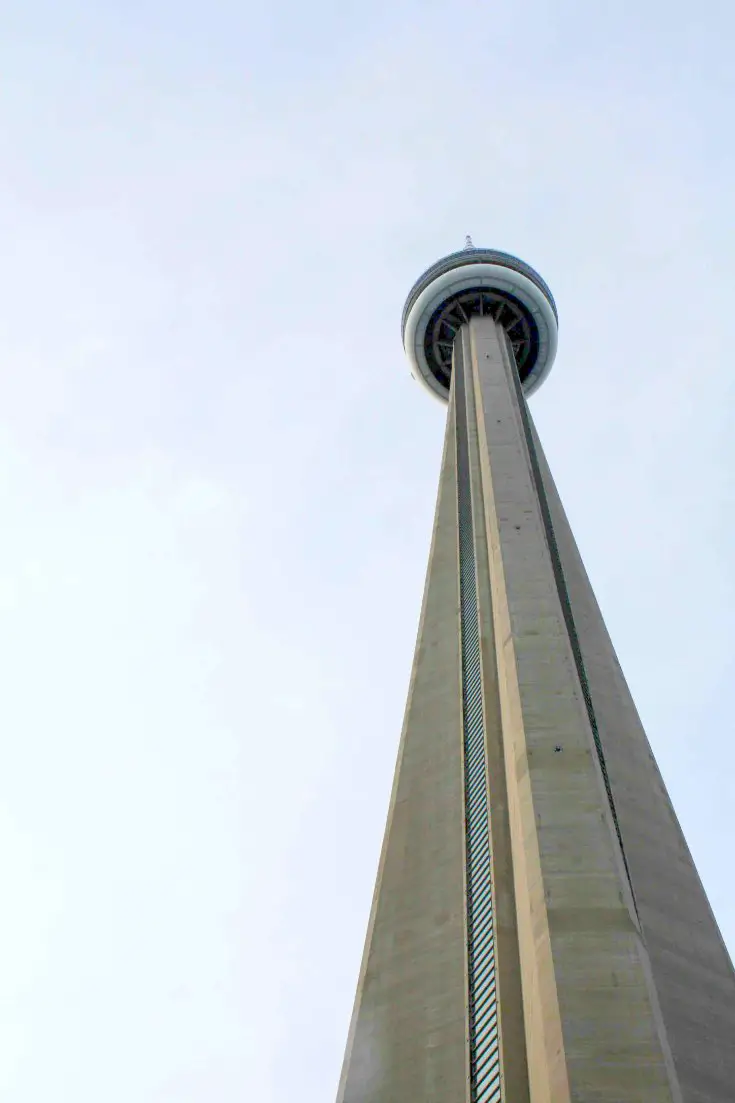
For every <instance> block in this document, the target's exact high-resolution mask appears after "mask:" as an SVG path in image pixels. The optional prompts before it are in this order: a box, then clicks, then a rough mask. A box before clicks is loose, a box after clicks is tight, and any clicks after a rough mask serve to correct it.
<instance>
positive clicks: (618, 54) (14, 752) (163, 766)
mask: <svg viewBox="0 0 735 1103" xmlns="http://www.w3.org/2000/svg"><path fill="white" fill-rule="evenodd" d="M608 9H609V14H608V13H607V12H608ZM734 35H735V15H734V14H733V8H732V5H731V4H730V3H728V2H726V0H721V2H717V0H703V2H700V3H698V4H691V3H689V2H686V3H684V0H673V2H672V0H668V2H667V3H664V2H663V0H656V2H652V0H643V2H637V3H632V2H630V0H629V2H628V3H624V4H623V5H622V8H621V5H609V6H607V7H606V8H605V10H601V9H600V6H599V5H594V4H590V3H588V2H583V0H554V2H553V3H551V2H546V3H544V2H542V0H536V2H534V0H521V2H519V3H515V4H505V5H497V4H491V3H488V2H487V0H482V2H481V0H453V2H452V3H449V2H447V0H444V2H441V3H440V2H431V0H421V2H419V0H378V2H377V3H372V4H365V5H362V6H360V7H359V8H358V10H357V11H356V12H352V6H351V5H345V4H344V3H340V2H338V0H312V2H311V3H308V4H306V3H304V2H303V0H275V2H272V3H269V4H257V5H256V4H254V3H253V2H252V0H244V2H243V0H239V2H237V3H236V2H235V0H209V2H208V3H207V4H205V5H202V4H200V3H194V2H193V0H183V2H182V0H177V2H176V3H174V0H101V2H99V3H96V4H92V3H89V2H87V3H84V2H82V0H66V2H65V3H63V4H59V3H58V2H56V0H54V2H52V0H25V2H24V3H23V4H12V3H6V4H4V5H2V7H1V9H0V43H1V44H0V304H1V305H0V533H2V536H1V537H0V679H1V683H2V692H1V693H0V877H1V878H2V907H1V908H0V1037H1V1038H2V1045H1V1046H0V1099H1V1100H2V1101H3V1103H50V1101H53V1103H67V1101H68V1103H100V1100H104V1101H105V1103H131V1101H133V1100H134V1101H135V1103H168V1101H171V1103H174V1101H175V1103H213V1101H217V1103H243V1101H246V1103H250V1101H251V1100H252V1101H257V1103H292V1101H293V1100H294V1099H295V1098H298V1100H299V1101H300V1103H324V1101H327V1103H328V1101H329V1100H331V1099H332V1098H333V1095H334V1092H335V1089H336V1082H337V1078H338V1075H339V1068H340V1064H341V1060H342V1051H343V1046H344V1042H345V1038H346V1033H347V1027H348V1021H349V1015H350V1011H351V1006H352V999H353V994H354V987H355V982H356V979H357V972H358V967H359V959H360V955H361V952H362V944H363V938H364V934H365V927H366V923H367V915H368V909H369V904H370V898H371V894H372V888H373V880H374V875H375V869H376V864H377V858H378V851H379V847H380V843H381V839H382V831H383V824H384V820H385V813H386V809H387V801H388V794H389V789H390V784H391V778H392V771H393V765H394V761H395V753H396V748H397V740H398V735H399V729H400V724H401V719H402V712H403V705H404V699H405V693H406V689H407V682H408V673H409V669H410V665H411V660H412V650H413V643H414V638H415V631H416V625H417V619H418V614H419V607H420V601H421V592H422V587H423V575H424V569H425V564H426V557H427V553H428V543H429V535H430V530H431V524H432V520H433V508H434V499H435V492H436V478H437V473H438V468H439V460H440V452H441V445H442V436H443V409H442V407H441V406H440V405H439V404H438V403H435V402H432V401H431V400H430V399H429V398H427V397H426V396H425V395H424V392H423V391H421V390H420V389H419V387H418V385H417V384H416V383H414V382H412V380H411V377H410V374H409V371H408V369H407V367H406V364H405V361H404V358H403V353H402V349H401V344H400V314H401V309H402V306H403V301H404V298H405V295H406V293H407V291H408V289H409V287H410V285H411V284H412V282H413V281H414V279H415V278H416V277H417V276H418V275H419V274H420V273H421V271H422V270H423V269H424V268H425V267H426V266H428V265H429V264H430V263H432V262H433V261H434V260H435V259H436V258H437V257H439V256H440V255H442V254H444V253H447V252H451V251H453V250H454V249H457V248H461V246H462V244H463V242H464V235H465V234H466V233H471V234H472V235H473V237H474V240H475V243H476V244H481V245H488V246H495V247H498V248H500V249H506V250H509V251H511V252H514V253H517V254H518V255H520V256H521V257H523V258H524V259H525V260H527V261H528V262H529V263H531V264H532V265H534V266H535V267H537V268H538V270H539V271H540V273H541V274H542V275H543V277H544V278H545V279H546V280H547V281H548V283H549V284H550V286H551V288H552V291H553V292H554V295H555V297H556V300H557V303H558V307H559V315H560V344H559V354H558V357H557V362H556V366H555V367H554V370H553V372H552V375H551V377H550V379H549V381H548V382H547V383H546V384H545V385H544V387H543V388H542V390H541V391H540V392H539V394H538V395H537V396H536V397H534V399H533V401H532V408H533V413H534V416H535V418H536V421H537V424H538V427H539V431H540V433H541V436H542V439H543V441H544V444H545V447H546V450H547V455H548V457H549V460H550V462H551V464H552V467H553V470H554V473H555V476H556V479H557V482H558V485H559V488H560V491H561V493H562V496H563V499H564V502H565V504H566V506H567V510H568V512H569V514H570V517H571V520H572V524H573V525H574V527H575V530H576V533H577V536H578V540H579V543H580V546H581V549H582V554H583V556H584V558H585V561H586V563H587V566H588V569H589V572H590V574H591V577H592V581H593V583H594V585H595V587H596V590H597V593H598V597H599V599H600V603H601V605H602V608H603V611H604V613H605V615H606V617H607V620H608V624H609V627H610V630H611V633H612V636H613V640H614V642H615V644H616V647H617V648H618V652H619V655H620V659H621V662H622V665H623V668H624V670H625V672H626V674H627V676H628V679H629V681H630V684H631V686H632V689H633V692H634V694H635V696H636V699H637V702H638V705H639V707H640V711H641V713H642V716H643V720H644V722H645V724H646V726H647V729H648V732H649V735H650V738H651V741H652V743H653V746H654V750H655V753H656V755H657V757H658V761H659V763H660V765H661V768H662V770H663V774H664V777H665V779H666V781H667V783H668V785H669V788H670V791H671V795H672V799H673V801H674V804H675V807H676V809H677V811H678V813H679V815H680V818H681V820H682V823H683V826H684V829H685V831H686V833H687V836H688V839H689V842H690V845H691V847H692V850H693V852H694V856H695V859H696V861H697V863H698V866H699V869H700V871H701V874H702V877H703V880H704V883H705V886H706V889H707V891H708V893H709V896H710V899H711V901H712V904H713V907H714V909H715V913H716V915H717V918H718V921H719V922H720V925H721V927H722V930H723V933H724V935H725V938H726V940H727V941H728V944H729V946H730V949H731V951H732V950H735V889H734V888H733V879H732V876H731V873H728V874H727V875H725V871H726V870H731V869H732V852H733V832H734V828H735V801H734V800H733V795H734V793H735V740H733V727H734V724H733V686H734V685H735V660H734V659H733V648H734V646H735V619H734V617H733V613H734V611H735V593H734V590H735V587H734V585H733V559H734V557H735V521H734V520H733V517H734V510H733V505H734V502H735V475H734V471H735V447H734V446H733V424H734V422H735V387H734V384H733V377H734V371H733V357H732V349H733V346H734V345H735V310H734V309H733V306H732V298H733V276H732V272H733V260H734V252H735V250H734V242H733V206H732V194H733V187H734V186H735V168H734V164H733V144H732V137H731V129H732V127H731V124H732V117H733V110H734V108H735V75H734V72H735V71H734V70H733V66H732V41H733V36H734Z"/></svg>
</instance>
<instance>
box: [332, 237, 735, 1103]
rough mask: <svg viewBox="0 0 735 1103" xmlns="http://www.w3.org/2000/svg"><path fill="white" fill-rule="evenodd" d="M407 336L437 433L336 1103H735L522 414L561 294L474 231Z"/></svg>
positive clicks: (713, 1016)
mask: <svg viewBox="0 0 735 1103" xmlns="http://www.w3.org/2000/svg"><path fill="white" fill-rule="evenodd" d="M403 342H404V347H405V349H406V352H407V355H408V359H409V362H410V365H411V371H412V374H413V376H414V378H415V379H417V380H418V381H419V382H420V383H421V384H422V386H423V387H424V388H425V389H426V390H428V391H429V392H430V393H432V394H433V395H434V396H435V397H437V398H439V399H440V400H442V401H444V402H447V403H448V409H447V426H446V435H445V441H444V453H443V459H442V466H441V474H440V479H439V492H438V498H437V505H436V515H435V521H434V531H433V536H432V543H431V551H430V555H429V565H428V570H427V576H426V584H425V590H424V599H423V606H422V611H421V618H420V623H419V630H418V639H417V643H416V652H415V657H414V663H413V669H412V673H411V680H410V686H409V691H408V702H407V706H406V714H405V719H404V725H403V731H402V735H401V741H400V747H399V753H398V763H397V767H396V774H395V780H394V785H393V791H392V795H391V799H390V808H389V813H388V822H387V827H386V833H385V839H384V843H383V849H382V853H381V858H380V865H379V870H378V878H377V884H376V888H375V894H374V898H373V905H372V910H371V914H370V921H369V927H368V934H367V940H366V945H365V952H364V955H363V962H362V967H361V970H360V976H359V980H358V988H357V996H356V1000H355V1007H354V1012H353V1016H352V1022H351V1025H350V1031H349V1037H348V1042H347V1050H346V1054H345V1060H344V1065H343V1070H342V1077H341V1080H340V1086H339V1091H338V1103H732V1101H733V1099H735V973H734V972H733V967H732V964H731V962H730V959H729V957H728V954H727V950H726V948H725V945H724V943H723V941H722V938H721V935H720V933H719V930H718V928H717V925H716V922H715V920H714V917H713V915H712V912H711V909H710V907H709V904H708V901H707V898H706V896H705V894H704V890H703V888H702V885H701V882H700V880H699V877H698V875H697V871H696V869H695V866H694V864H693V862H692V859H691V856H690V854H689V851H688V849H687V846H686V842H685V840H684V837H683V835H682V832H681V829H680V827H679V824H678V822H677V819H676V816H675V814H674V811H673V808H672V806H671V803H670V801H669V798H668V795H667V793H666V789H665V787H664V784H663V781H662V779H661V775H660V773H659V771H658V768H657V766H656V763H655V761H654V758H653V755H652V753H651V749H650V746H649V743H648V741H647V739H646V735H645V733H644V731H643V728H642V726H641V723H640V720H639V718H638V715H637V713H636V710H635V706H634V704H633V701H632V698H631V696H630V693H629V691H628V688H627V686H626V683H625V680H624V678H623V674H622V672H621V669H620V666H619V665H618V662H617V659H616V656H615V652H614V650H613V647H612V644H611V642H610V638H609V636H608V634H607V631H606V629H605V625H604V622H603V620H602V616H601V614H600V610H599V608H598V606H597V603H596V601H595V597H594V594H593V591H592V588H591V586H590V583H589V580H588V578H587V575H586V573H585V570H584V566H583V564H582V561H581V559H580V556H579V552H578V550H577V547H576V544H575V541H574V537H573V535H572V532H571V529H570V526H569V523H568V521H567V519H566V516H565V513H564V509H563V507H562V504H561V501H560V498H559V495H558V493H557V491H556V487H555V485H554V481H553V479H552V476H551V473H550V471H549V468H548V465H547V463H546V460H545V457H544V453H543V450H542V447H541V444H540V442H539V439H538V436H537V434H536V430H535V428H534V424H533V420H532V418H531V414H530V412H529V409H528V405H527V398H528V396H529V395H530V394H531V393H532V392H533V391H534V390H535V389H536V388H537V387H538V386H540V384H541V383H542V382H543V380H544V379H545V378H546V376H547V375H548V373H549V371H550V369H551V366H552V364H553V361H554V356H555V353H556V346H557V312H556V306H555V304H554V300H553V297H552V295H551V292H550V291H549V289H548V287H547V286H546V284H545V283H544V281H543V280H542V279H541V277H540V276H539V275H538V274H537V273H536V272H535V271H534V270H533V269H532V268H530V267H529V266H528V265H527V264H524V263H523V262H522V261H520V260H518V259H517V258H515V257H512V256H509V255H507V254H505V253H500V252H497V251H495V250H491V249H477V248H475V247H474V246H473V245H472V243H471V241H470V240H469V239H468V240H467V245H466V246H465V248H464V249H463V250H462V251H461V252H459V253H453V254H451V255H450V256H448V257H445V258H444V259H442V260H440V261H439V262H438V263H436V264H434V265H433V266H432V267H431V268H429V269H428V270H427V271H426V272H425V273H424V274H423V275H422V276H421V278H420V279H419V280H418V282H417V283H416V284H415V285H414V287H413V288H412V289H411V292H410V293H409V296H408V299H407V301H406V305H405V308H404V312H403Z"/></svg>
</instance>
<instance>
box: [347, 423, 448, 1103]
mask: <svg viewBox="0 0 735 1103" xmlns="http://www.w3.org/2000/svg"><path fill="white" fill-rule="evenodd" d="M458 556H459V553H458V543H457V477H456V447H455V418H454V413H453V405H452V403H451V402H450V409H449V415H448V420H447V432H446V441H445V446H444V458H443V461H442V468H441V476H440V482H439V494H438V499H437V505H436V516H435V521H434V532H433V538H432V546H431V552H430V555H429V566H428V571H427V576H426V586H425V592H424V601H423V609H422V612H421V620H420V624H419V632H418V640H417V644H416V655H415V658H414V664H413V670H412V673H411V684H410V688H409V694H408V703H407V707H406V715H405V720H404V726H403V733H402V737H401V744H400V749H399V754H398V765H397V768H396V778H395V782H394V786H393V792H392V795H391V801H390V810H389V814H388V825H387V828H386V835H385V841H384V845H383V852H382V854H381V858H380V865H379V870H378V879H377V884H376V888H375V895H374V899H373V907H372V913H371V916H370V925H369V930H368V936H367V942H366V947H365V954H364V958H363V963H362V969H361V972H360V979H359V982H358V989H357V997H356V1001H355V1010H354V1013H353V1019H352V1024H351V1028H350V1035H349V1040H348V1044H347V1053H346V1056H345V1064H344V1069H343V1074H342V1080H341V1083H340V1088H339V1093H338V1097H337V1098H338V1101H339V1103H396V1101H397V1100H404V1099H405V1100H414V1099H415V1100H422V1103H445V1101H446V1100H460V1099H463V1098H464V1094H465V1084H466V1077H467V1071H466V1060H467V1058H466V1035H465V1030H466V1026H465V1005H466V990H467V985H466V977H465V973H466V928H465V883H464V876H465V874H464V866H465V854H464V800H463V775H462V737H461V730H462V721H461V705H460V625H459V562H458Z"/></svg>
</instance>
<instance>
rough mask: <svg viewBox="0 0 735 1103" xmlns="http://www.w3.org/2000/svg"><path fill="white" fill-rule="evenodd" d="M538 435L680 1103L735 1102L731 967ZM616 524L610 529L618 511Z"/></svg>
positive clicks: (733, 978) (734, 996) (734, 1000)
mask: <svg viewBox="0 0 735 1103" xmlns="http://www.w3.org/2000/svg"><path fill="white" fill-rule="evenodd" d="M535 442H536V452H537V456H538V458H539V462H540V466H541V471H542V477H543V482H544V487H545V491H546V496H547V500H548V502H549V507H550V510H551V515H552V518H553V523H554V532H555V535H556V540H557V544H558V547H559V553H560V556H561V560H562V566H563V570H564V575H565V578H566V584H567V589H568V592H569V598H570V602H571V606H572V612H573V615H574V621H575V624H576V627H577V633H578V636H579V641H580V646H581V649H582V654H583V658H584V665H585V669H586V672H587V680H588V683H589V687H590V693H591V696H592V702H593V706H594V709H595V715H596V717H597V722H598V727H599V730H600V737H601V739H602V742H603V746H604V750H605V758H606V761H607V764H608V771H609V774H610V781H611V786H612V790H613V797H614V800H615V806H616V809H617V813H618V819H619V822H620V829H621V833H622V836H623V844H624V846H625V852H626V855H627V859H628V866H629V869H630V874H631V879H632V882H633V889H634V892H635V898H636V901H637V905H638V912H639V914H640V919H641V925H642V929H643V937H644V940H645V944H646V948H647V950H648V955H649V959H650V962H651V968H652V971H653V978H654V982H655V985H656V990H657V993H658V1000H659V1004H660V1007H661V1012H662V1015H663V1020H664V1023H665V1026H666V1031H667V1036H668V1040H669V1044H670V1046H671V1050H672V1053H673V1057H674V1062H675V1065H676V1069H677V1073H678V1075H679V1080H680V1083H681V1087H682V1093H683V1097H684V1101H685V1103H733V1101H735V973H734V972H733V967H732V964H731V962H730V959H729V956H728V953H727V950H726V948H725V945H724V943H723V941H722V938H721V936H720V932H719V930H718V927H717V924H716V922H715V920H714V917H713V915H712V911H711V909H710V906H709V903H708V901H707V898H706V896H705V894H704V890H703V888H702V884H701V882H700V879H699V876H698V874H697V871H696V868H695V866H694V863H693V861H692V858H691V855H690V853H689V849H688V847H687V845H686V842H685V840H684V836H683V835H682V832H681V828H680V827H679V823H678V821H677V818H676V815H675V813H674V810H673V808H672V806H671V802H670V800H669V797H668V794H667V793H666V789H665V786H664V783H663V780H662V778H661V774H660V773H659V770H658V767H657V766H656V762H655V760H654V757H653V754H652V752H651V748H650V745H649V742H648V739H647V737H646V734H645V732H644V730H643V727H642V725H641V722H640V719H639V717H638V713H637V711H636V708H635V705H634V703H633V699H632V697H631V695H630V692H629V690H628V687H627V684H626V682H625V678H624V677H623V674H622V671H621V670H620V666H619V664H618V661H617V657H616V655H615V652H614V649H613V646H612V643H611V641H610V637H609V635H608V633H607V629H606V628H605V623H604V621H603V619H602V615H601V613H600V609H599V606H598V604H597V601H596V599H595V596H594V593H593V590H592V587H591V585H590V582H589V579H588V577H587V573H586V571H585V569H584V565H583V563H582V560H581V558H580V555H579V550H578V548H577V545H576V542H575V540H574V536H573V535H572V531H571V528H570V526H569V522H568V520H567V518H566V515H565V513H564V509H563V507H562V504H561V501H560V499H559V495H558V492H557V489H556V486H555V485H554V481H553V478H552V476H551V472H550V471H549V467H548V464H547V463H546V458H545V456H544V454H543V449H542V448H541V444H540V442H539V441H538V437H537V436H535ZM610 525H611V530H612V528H614V526H615V519H614V518H610ZM621 525H624V519H622V520H621Z"/></svg>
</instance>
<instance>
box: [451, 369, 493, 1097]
mask: <svg viewBox="0 0 735 1103" xmlns="http://www.w3.org/2000/svg"><path fill="white" fill-rule="evenodd" d="M455 387H456V395H455V398H456V401H457V495H458V514H459V586H460V610H461V627H460V633H461V642H462V712H463V737H464V759H465V777H464V784H465V819H466V825H467V828H466V830H467V838H466V862H467V941H468V947H467V953H468V959H469V960H468V966H469V970H468V975H469V1006H470V1016H469V1019H470V1080H471V1098H472V1103H500V1101H501V1080H500V1038H499V1032H498V1004H497V992H496V980H497V977H496V967H495V936H494V930H493V920H494V913H493V902H492V882H491V862H492V849H491V845H490V824H489V815H488V802H487V761H486V754H485V721H484V717H483V709H482V666H481V656H480V623H479V614H478V609H477V581H476V578H475V570H476V564H475V540H474V526H473V518H472V495H471V490H470V462H469V444H468V436H467V407H466V402H465V392H464V378H463V372H462V370H461V369H460V370H459V371H456V378H455Z"/></svg>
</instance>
